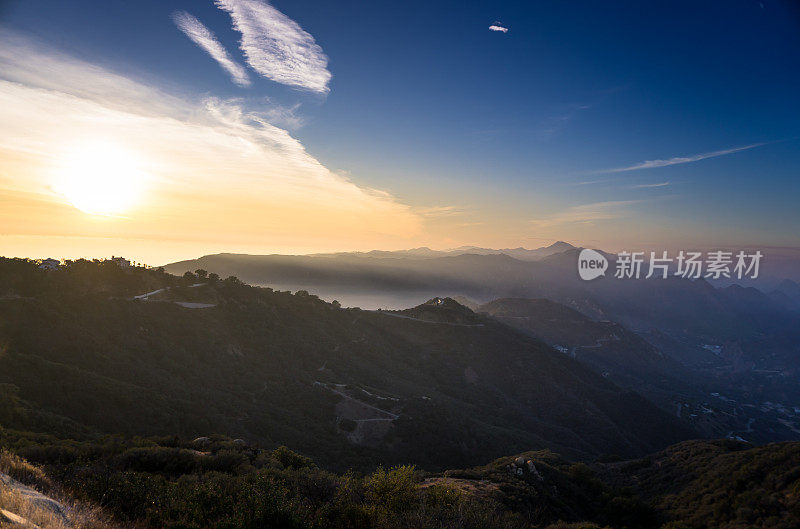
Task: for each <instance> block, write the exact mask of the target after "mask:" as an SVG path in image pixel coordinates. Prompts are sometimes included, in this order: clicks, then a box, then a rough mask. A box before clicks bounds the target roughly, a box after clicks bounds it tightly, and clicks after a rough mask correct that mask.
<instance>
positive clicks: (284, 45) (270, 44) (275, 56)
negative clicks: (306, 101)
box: [214, 0, 331, 94]
mask: <svg viewBox="0 0 800 529" xmlns="http://www.w3.org/2000/svg"><path fill="white" fill-rule="evenodd" d="M214 3H215V4H216V6H217V7H218V8H220V9H222V10H223V11H226V12H228V14H230V16H231V19H232V20H233V29H235V30H236V31H238V32H239V33H241V34H242V39H241V41H240V47H241V50H242V52H243V53H244V57H245V60H246V61H247V64H248V65H250V67H251V68H252V69H253V70H255V71H256V72H258V73H259V74H261V75H262V76H263V77H266V78H267V79H270V80H272V81H275V82H277V83H281V84H285V85H288V86H293V87H296V88H303V89H306V90H310V91H312V92H318V93H322V94H325V93H327V92H328V91H329V88H328V82H329V81H330V80H331V72H329V71H328V57H327V56H326V55H325V53H323V51H322V48H321V47H320V46H319V45H318V44H317V43H316V42H315V41H314V37H312V36H311V35H310V34H309V33H308V32H306V31H305V30H304V29H303V28H301V27H300V25H299V24H298V23H297V22H295V21H294V20H292V19H291V18H289V17H287V16H286V15H284V14H283V13H281V12H280V11H278V10H277V9H275V8H274V7H272V6H271V5H269V4H268V3H267V2H264V1H263V0H215V2H214Z"/></svg>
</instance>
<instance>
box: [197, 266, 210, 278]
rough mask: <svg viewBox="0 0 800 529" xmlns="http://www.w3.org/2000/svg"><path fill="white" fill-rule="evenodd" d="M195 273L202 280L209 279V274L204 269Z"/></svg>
mask: <svg viewBox="0 0 800 529" xmlns="http://www.w3.org/2000/svg"><path fill="white" fill-rule="evenodd" d="M194 273H195V274H197V277H199V278H200V279H205V278H206V277H208V272H206V271H205V270H203V269H202V268H200V269H198V270H195V271H194Z"/></svg>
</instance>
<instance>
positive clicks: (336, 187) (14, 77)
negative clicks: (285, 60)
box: [0, 32, 424, 252]
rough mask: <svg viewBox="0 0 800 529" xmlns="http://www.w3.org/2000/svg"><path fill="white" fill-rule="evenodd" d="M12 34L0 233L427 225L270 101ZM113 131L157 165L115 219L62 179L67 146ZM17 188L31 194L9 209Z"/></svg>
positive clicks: (153, 237) (1, 90)
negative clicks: (128, 72)
mask: <svg viewBox="0 0 800 529" xmlns="http://www.w3.org/2000/svg"><path fill="white" fill-rule="evenodd" d="M11 33H12V32H7V33H0V158H2V159H3V163H4V164H6V165H5V170H4V171H2V174H0V202H3V204H4V208H0V226H3V234H0V237H3V236H6V235H9V236H19V237H30V236H47V237H90V238H94V239H95V240H97V241H100V240H105V241H112V240H113V241H114V244H117V243H118V242H119V241H121V240H123V239H126V238H129V239H136V240H142V241H148V242H149V243H150V244H151V245H157V244H164V241H168V240H181V241H194V242H193V243H192V244H200V242H198V241H201V242H203V244H206V243H208V245H210V246H214V247H218V248H219V247H227V248H232V247H236V246H241V245H245V244H253V241H260V242H259V243H258V244H260V245H266V246H265V248H268V247H269V245H273V246H285V247H287V248H288V247H291V244H295V245H299V246H302V245H303V244H306V245H307V246H308V247H315V245H319V241H323V240H325V241H326V244H328V242H327V241H338V242H335V243H332V244H334V245H336V244H340V245H345V244H352V241H354V240H361V241H366V242H364V244H366V245H369V246H376V245H378V244H382V243H385V242H386V241H388V240H394V241H402V240H406V239H408V238H409V237H412V236H416V235H417V234H418V233H419V232H420V231H421V230H422V225H423V222H424V219H423V217H422V216H421V215H419V214H418V213H416V212H415V211H413V210H412V208H411V207H410V206H408V205H405V204H403V203H401V202H399V201H398V200H397V199H396V198H395V197H393V196H392V195H391V194H389V193H385V192H380V191H375V190H372V189H369V188H366V187H364V186H360V185H358V184H357V183H356V182H355V181H354V179H351V178H348V177H346V176H343V175H339V174H336V173H334V172H332V171H330V170H329V169H328V168H327V167H325V166H324V165H322V164H321V163H320V162H319V160H317V159H316V158H314V157H313V156H312V155H311V154H309V153H308V152H307V151H306V149H305V147H304V146H303V145H302V143H300V142H299V141H298V140H297V139H296V138H294V137H292V135H291V134H290V133H289V132H288V131H287V130H285V129H283V128H279V127H277V126H275V125H273V124H271V123H270V122H269V120H270V119H271V117H272V116H271V113H270V111H269V109H266V108H262V109H258V111H254V110H253V109H251V108H248V107H247V106H245V104H244V102H242V101H235V100H234V101H230V100H223V99H219V98H206V99H204V100H199V99H198V100H194V99H192V98H187V97H181V98H177V97H174V96H170V95H169V94H167V93H165V92H164V91H163V90H161V89H158V88H156V87H153V86H150V85H145V84H142V83H140V82H138V81H136V80H133V79H130V78H127V77H124V76H121V75H119V74H115V73H113V72H111V71H109V70H107V69H105V68H102V67H100V66H97V65H94V64H90V63H87V62H85V61H81V60H79V59H76V58H74V57H69V56H67V55H64V54H63V53H60V52H58V51H56V50H53V49H51V48H47V47H44V46H40V45H32V44H31V43H30V42H29V41H28V40H27V39H23V38H18V37H13V36H12V35H11ZM83 87H85V89H82V88H83ZM12 132H13V133H12ZM106 143H108V144H112V145H116V146H120V147H122V148H123V149H124V151H125V152H127V153H130V155H131V158H132V159H135V160H136V162H137V168H138V169H140V170H141V171H142V173H143V174H146V175H148V176H147V178H146V179H145V180H146V181H145V182H144V183H143V186H144V188H145V189H144V191H143V195H142V200H141V202H140V203H139V204H138V205H137V206H136V207H135V208H133V209H132V210H131V211H132V213H131V215H130V218H127V219H125V220H124V222H123V221H122V220H120V222H119V223H96V222H93V221H91V220H87V218H86V215H84V214H82V213H81V212H80V211H78V210H77V209H76V208H73V207H70V206H69V205H68V203H67V200H66V199H65V197H64V196H60V195H59V194H58V192H57V190H56V188H55V187H54V183H56V182H58V181H59V180H60V179H61V178H62V176H59V175H61V174H62V173H63V171H61V172H60V171H59V164H60V163H61V160H63V159H64V157H65V155H68V154H69V153H70V152H71V151H72V150H74V149H76V148H80V149H89V150H91V149H94V148H96V147H97V146H98V144H106ZM8 190H17V191H19V190H22V191H25V192H26V193H28V194H29V195H30V196H31V197H34V198H32V199H31V200H28V201H26V202H25V203H24V204H23V203H15V204H14V207H5V206H6V205H8V203H7V201H4V200H3V197H4V196H6V195H7V193H8ZM35 197H47V201H48V202H47V204H43V203H42V201H41V200H39V199H35ZM53 202H55V203H57V204H60V205H61V206H63V207H59V208H53V207H50V206H49V204H52V203H53ZM159 241H160V242H159ZM248 241H249V242H248ZM292 241H295V242H294V243H292ZM298 241H299V242H298ZM348 241H349V242H348ZM290 243H291V244H290ZM97 244H98V245H99V244H101V243H99V242H98V243H97ZM109 244H110V243H109ZM194 248H195V250H194V251H197V247H196V246H195V247H194ZM262 249H263V248H262ZM75 251H76V252H78V251H79V250H75ZM147 251H150V250H147Z"/></svg>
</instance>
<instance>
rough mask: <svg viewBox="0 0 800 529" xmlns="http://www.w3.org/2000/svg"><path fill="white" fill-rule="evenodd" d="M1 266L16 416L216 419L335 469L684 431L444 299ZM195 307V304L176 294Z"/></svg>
mask: <svg viewBox="0 0 800 529" xmlns="http://www.w3.org/2000/svg"><path fill="white" fill-rule="evenodd" d="M0 265H1V266H2V273H0V277H2V282H1V283H0V286H1V288H2V294H0V295H2V296H3V301H0V343H2V344H3V350H2V355H0V384H5V385H4V386H0V388H4V389H3V392H4V394H5V395H6V397H5V399H6V410H7V411H6V414H7V415H8V416H11V417H10V418H11V419H13V421H12V422H13V423H14V424H16V425H18V426H20V427H22V428H24V429H30V430H36V429H39V430H40V431H58V432H61V433H64V434H69V435H71V436H86V435H93V434H96V433H103V432H106V433H123V434H126V435H167V434H169V435H172V434H178V435H183V436H187V437H192V436H201V435H207V434H210V433H223V434H227V435H230V436H232V437H243V438H248V439H252V440H254V441H258V442H259V443H261V444H262V445H264V446H278V445H280V444H287V445H290V446H292V447H293V448H296V449H298V450H301V451H303V452H304V453H307V454H309V455H312V456H313V457H314V458H315V459H317V460H318V461H320V463H322V464H325V465H326V466H329V467H332V468H340V469H345V468H348V467H357V468H366V467H369V466H370V465H373V464H375V463H376V462H384V463H387V464H395V463H416V464H420V465H423V466H424V467H425V468H429V469H442V468H447V467H460V466H468V465H472V464H475V463H477V462H479V461H481V460H485V459H488V458H491V457H495V456H499V455H502V454H504V453H511V452H515V451H520V450H522V449H529V448H535V447H536V448H551V449H553V450H557V451H559V452H560V453H563V454H565V455H567V456H569V457H577V458H592V457H596V456H598V455H602V454H617V455H621V456H635V455H642V454H644V453H647V452H649V451H652V450H655V449H658V448H661V447H664V446H666V445H668V444H670V443H672V442H676V441H678V440H681V439H686V438H689V437H691V436H693V435H694V434H693V433H692V432H691V431H690V430H689V429H688V428H686V427H685V426H683V425H682V424H681V423H679V422H678V421H677V420H676V419H673V418H671V417H669V416H668V415H667V414H666V413H663V412H661V411H660V410H658V409H657V408H656V407H655V406H653V405H652V404H650V403H649V402H648V401H646V400H645V399H644V398H642V397H640V396H639V395H637V394H635V393H632V392H629V391H624V390H621V389H620V388H619V387H617V386H615V385H614V384H612V383H610V382H609V381H607V380H605V379H604V378H603V377H601V376H599V375H597V374H595V373H594V372H592V371H591V370H590V369H588V368H586V367H585V366H583V365H582V364H580V363H578V362H576V361H575V360H573V359H571V358H567V357H565V356H564V355H562V354H560V353H557V352H556V351H554V350H552V349H551V348H550V347H548V346H546V345H545V344H543V343H542V342H539V341H537V340H535V339H532V338H530V337H529V336H526V335H525V334H523V333H520V332H518V331H514V330H512V329H510V328H509V327H507V326H506V325H503V324H501V323H499V322H496V321H495V320H492V319H491V318H486V317H484V316H479V315H476V314H474V313H472V312H471V311H470V310H469V309H467V308H466V307H463V306H460V305H458V304H456V303H455V302H452V301H448V305H450V304H451V303H452V304H454V306H456V307H457V309H458V313H459V318H461V319H451V315H450V314H448V313H446V312H444V313H442V314H441V318H440V321H431V320H430V319H429V318H424V319H423V318H416V317H413V316H408V315H406V314H403V313H386V312H370V311H362V310H357V309H348V310H346V309H341V308H338V306H337V305H336V304H328V303H325V302H323V301H321V300H319V299H317V298H316V297H314V296H311V295H309V294H307V293H306V292H297V293H296V294H291V293H288V292H277V291H272V290H271V289H265V288H254V287H250V286H247V285H244V284H242V283H241V282H239V281H238V280H236V279H235V278H228V279H226V280H219V279H218V278H216V277H215V276H205V275H204V274H202V276H203V277H198V276H193V275H192V276H189V275H187V276H186V277H181V278H179V277H175V276H171V275H168V274H165V273H163V272H160V271H156V270H144V269H128V270H122V269H119V268H117V267H116V266H115V265H113V264H109V263H91V262H78V263H75V264H73V265H72V266H71V267H68V268H63V269H60V270H56V271H53V272H44V271H42V270H39V269H37V268H36V267H35V265H34V264H32V263H26V262H23V261H16V260H4V261H2V262H0ZM154 291H159V292H157V293H155V294H152V295H151V296H149V297H147V298H140V299H135V298H134V296H135V295H138V294H140V293H145V292H154ZM176 302H180V303H183V304H184V305H179V304H177V303H176ZM187 302H188V303H194V304H200V305H188V306H186V303H187ZM197 306H204V307H207V308H187V307H197ZM417 310H421V309H417ZM426 310H433V311H434V313H436V312H437V309H436V307H428V308H426ZM448 310H450V309H448ZM44 329H46V332H42V331H43V330H44ZM9 399H16V400H14V403H12V404H13V405H9V404H8V402H9ZM98 403H102V404H100V405H98Z"/></svg>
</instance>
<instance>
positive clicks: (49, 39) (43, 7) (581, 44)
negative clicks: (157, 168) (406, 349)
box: [0, 0, 800, 249]
mask: <svg viewBox="0 0 800 529" xmlns="http://www.w3.org/2000/svg"><path fill="white" fill-rule="evenodd" d="M234 3H236V2H235V1H234ZM2 5H3V6H4V7H3V9H2V11H0V21H1V22H2V24H3V27H4V28H12V29H13V30H14V31H15V32H17V33H19V34H23V35H25V36H26V38H27V37H29V38H31V39H32V40H36V41H37V42H41V43H44V44H46V45H47V46H50V47H51V48H52V49H57V50H59V51H60V52H62V53H66V54H69V55H70V56H72V57H76V58H79V59H81V60H83V61H86V62H87V63H91V64H96V65H98V66H100V67H102V68H105V69H107V70H109V71H113V72H115V73H118V74H122V75H125V76H126V77H130V78H132V79H135V80H137V81H139V82H142V83H146V84H148V85H152V86H157V87H159V89H161V90H165V91H167V92H169V93H171V94H174V95H177V96H179V97H187V98H203V97H214V98H220V99H223V100H236V101H238V102H240V104H241V105H242V107H246V108H248V109H259V111H262V112H264V113H265V115H268V116H269V120H270V122H271V123H272V124H273V125H275V126H276V127H279V128H281V129H285V130H287V131H288V132H289V133H290V134H291V136H292V137H294V138H296V139H297V140H299V142H301V143H302V145H303V146H304V148H305V150H306V151H307V152H308V153H309V154H310V155H311V156H313V157H314V159H316V160H318V161H319V162H320V163H321V164H322V165H324V166H325V167H326V168H327V169H329V170H331V171H332V172H333V173H336V174H338V175H344V176H345V177H346V178H348V179H349V180H351V181H352V182H353V183H355V184H356V185H357V186H359V187H361V188H364V189H379V190H382V191H384V192H386V193H388V194H390V195H391V197H392V200H395V201H397V202H398V203H400V204H404V205H408V206H409V207H411V208H412V209H413V210H414V211H415V212H416V213H417V214H419V215H421V216H422V217H424V219H425V227H424V228H423V229H422V231H420V232H417V233H416V234H415V236H414V237H413V238H411V239H409V240H408V242H409V244H412V243H413V244H417V243H419V244H426V245H430V246H439V247H442V246H448V245H451V244H452V245H456V244H459V243H463V244H480V245H486V246H509V245H513V246H518V245H525V246H534V245H536V243H537V241H540V242H543V243H544V242H546V241H548V240H553V239H567V240H571V241H572V242H575V243H579V244H587V245H592V244H604V245H606V246H609V247H610V249H618V248H621V247H633V246H639V247H651V246H658V245H659V244H661V245H669V246H670V247H672V246H680V245H686V246H688V245H712V246H713V245H720V244H727V245H735V244H739V245H756V244H758V245H781V246H798V245H800V237H798V235H797V227H798V226H799V225H800V208H798V207H797V206H796V203H797V199H798V198H800V178H798V176H800V175H799V174H798V170H799V169H800V149H799V148H798V147H799V146H800V143H799V140H798V138H800V97H798V96H797V94H800V68H798V66H800V7H797V4H795V3H794V2H790V1H770V0H763V1H761V2H759V1H720V2H696V1H693V2H654V3H651V2H608V3H599V2H588V1H587V2H558V1H542V2H480V3H478V2H467V3H465V2H430V1H427V2H413V1H411V2H381V1H375V2H350V1H342V2H326V1H307V0H296V1H292V2H289V1H284V0H276V1H274V2H271V5H272V6H273V7H274V8H276V9H277V10H279V11H280V12H282V13H283V14H284V15H285V16H286V17H288V18H289V19H291V20H293V21H295V22H296V23H297V24H298V25H299V26H300V27H302V30H304V31H305V32H307V33H308V34H309V35H310V36H311V38H313V42H314V43H315V45H317V46H319V48H320V53H321V54H322V56H323V57H325V58H327V61H328V62H327V64H326V65H325V66H324V67H323V68H322V70H320V69H319V68H318V69H317V73H319V71H327V72H329V73H330V75H331V78H330V81H329V82H325V83H324V84H325V87H326V89H325V90H319V89H317V88H318V86H317V88H313V87H312V88H311V89H309V87H308V86H306V87H303V86H296V85H295V86H292V85H291V84H287V83H285V82H275V81H274V80H271V79H269V78H266V77H268V76H265V75H263V74H262V73H261V72H259V71H257V68H254V67H253V65H252V64H250V62H249V60H248V58H247V57H246V56H244V55H243V53H242V50H241V49H240V39H241V38H242V34H241V32H240V31H237V29H236V28H235V27H234V26H233V23H232V18H231V16H230V14H229V12H226V11H225V10H224V9H220V8H218V7H217V6H215V5H214V3H213V2H212V1H211V0H208V1H197V0H194V1H191V2H190V1H182V2H181V1H177V2H169V1H144V0H140V1H113V0H102V1H100V0H93V1H82V2H63V1H52V0H50V1H48V0H26V1H24V2H23V1H16V2H15V1H10V2H5V3H3V4H2ZM176 12H186V13H188V14H190V15H191V16H193V17H195V18H196V20H197V21H199V22H200V23H202V24H203V25H204V26H205V27H206V28H207V29H208V30H209V31H210V32H212V33H213V34H214V36H215V38H216V39H217V40H218V42H219V44H220V45H221V46H222V48H224V49H225V51H226V53H227V54H228V55H229V57H230V59H231V60H232V61H233V62H235V63H236V64H238V65H239V66H241V68H242V69H243V71H244V72H246V78H247V83H249V84H248V85H247V86H240V84H241V83H240V84H237V83H236V82H234V81H235V80H233V79H232V76H231V74H230V73H229V72H228V71H226V70H225V69H224V68H223V67H221V66H220V64H218V63H217V62H215V60H214V59H212V57H210V56H209V54H208V53H206V51H204V50H202V49H200V47H198V46H197V45H196V44H195V43H193V42H192V41H191V40H190V39H189V38H187V35H185V34H184V33H183V32H181V31H180V30H179V29H178V27H177V26H176V23H175V19H174V14H175V13H176ZM492 24H496V25H499V26H502V27H504V28H507V29H508V31H507V32H501V31H490V30H489V26H490V25H492ZM307 73H308V72H301V74H307ZM302 82H306V81H302ZM307 82H308V83H312V84H313V83H319V82H320V78H316V79H315V80H313V81H307ZM309 86H310V85H309ZM736 149H741V150H738V151H735V150H736ZM734 151H735V152H734ZM706 155H708V156H706ZM648 161H660V162H656V163H650V164H648V163H646V162H648ZM652 165H654V166H655V167H650V166H652ZM637 166H641V168H639V169H632V170H625V171H611V170H615V169H624V168H628V169H630V168H635V167H637ZM392 243H393V244H395V245H397V244H401V243H400V242H398V241H395V240H392ZM343 249H344V248H343Z"/></svg>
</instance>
